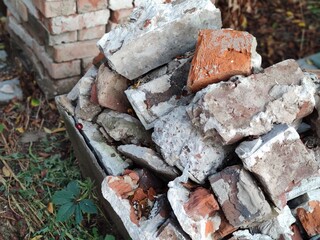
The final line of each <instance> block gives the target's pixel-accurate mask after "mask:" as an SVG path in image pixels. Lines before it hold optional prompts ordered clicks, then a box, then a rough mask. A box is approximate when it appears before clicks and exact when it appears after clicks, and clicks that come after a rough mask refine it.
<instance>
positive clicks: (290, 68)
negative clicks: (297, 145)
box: [188, 60, 315, 144]
mask: <svg viewBox="0 0 320 240" xmlns="http://www.w3.org/2000/svg"><path fill="white" fill-rule="evenodd" d="M288 76H290V77H288ZM248 93H250V94H248ZM314 94H315V84H314V83H313V81H312V80H311V79H310V78H309V77H308V76H305V75H304V74H303V72H302V71H301V69H300V68H299V66H298V65H297V63H296V62H295V61H294V60H286V61H283V62H280V63H278V64H275V65H273V66H271V67H269V68H266V69H265V70H264V71H263V72H261V73H258V74H253V75H250V76H249V77H241V76H238V77H235V78H232V79H230V80H229V81H227V82H220V83H217V84H212V85H209V86H208V87H207V88H205V89H203V90H202V91H200V92H198V93H197V94H196V96H195V98H194V99H193V102H192V104H190V106H189V108H188V113H189V115H190V117H191V119H192V122H193V124H194V125H195V126H198V127H199V128H200V129H201V130H202V131H203V132H204V134H205V136H207V137H209V136H210V135H211V133H213V135H214V134H215V132H216V131H217V132H218V133H219V135H220V136H221V137H222V138H223V140H224V142H225V143H226V144H231V143H234V142H236V141H238V140H240V139H242V138H243V137H246V136H252V135H253V136H256V135H261V134H264V133H266V132H268V131H270V130H271V129H272V127H273V124H275V123H277V124H279V123H284V124H291V123H293V122H294V121H295V120H297V119H301V118H303V117H305V116H306V115H308V114H310V113H311V112H312V111H313V108H314V105H315V98H314Z"/></svg>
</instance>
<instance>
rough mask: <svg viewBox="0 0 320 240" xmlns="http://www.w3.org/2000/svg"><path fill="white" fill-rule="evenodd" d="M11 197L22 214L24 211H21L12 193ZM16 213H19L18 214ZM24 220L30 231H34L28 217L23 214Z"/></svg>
mask: <svg viewBox="0 0 320 240" xmlns="http://www.w3.org/2000/svg"><path fill="white" fill-rule="evenodd" d="M11 197H12V200H13V201H14V203H15V205H16V206H17V208H18V210H19V211H20V212H21V213H22V214H24V211H23V210H22V208H21V207H20V205H19V203H18V202H17V200H16V199H15V197H14V196H13V195H12V196H11ZM18 215H19V214H18ZM24 220H25V221H26V223H27V225H28V227H29V229H30V231H31V232H32V233H34V232H35V231H34V229H33V227H32V225H31V224H30V222H29V219H28V218H27V217H26V216H24Z"/></svg>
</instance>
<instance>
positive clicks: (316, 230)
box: [297, 200, 320, 237]
mask: <svg viewBox="0 0 320 240" xmlns="http://www.w3.org/2000/svg"><path fill="white" fill-rule="evenodd" d="M297 216H298V218H299V220H300V222H301V223H302V226H303V228H304V230H305V231H306V232H307V233H308V235H309V237H312V236H314V235H317V234H320V201H316V200H313V201H309V202H308V203H307V206H306V207H298V209H297Z"/></svg>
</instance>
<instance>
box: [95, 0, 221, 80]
mask: <svg viewBox="0 0 320 240" xmlns="http://www.w3.org/2000/svg"><path fill="white" fill-rule="evenodd" d="M134 14H135V16H136V20H135V21H132V22H130V23H129V24H127V25H125V26H121V27H119V28H115V29H114V31H111V32H109V33H107V34H105V35H104V36H103V37H102V38H101V40H100V41H99V42H98V45H99V47H100V49H101V50H102V51H103V52H104V54H105V56H106V58H107V59H108V61H109V62H110V63H111V64H110V65H112V68H113V69H114V70H115V71H117V72H118V73H119V74H121V75H123V76H124V77H126V78H128V79H130V80H133V79H135V78H138V77H140V76H141V75H143V74H145V73H147V72H149V71H150V70H152V69H154V68H156V67H159V66H161V65H163V64H165V63H168V62H169V61H171V60H172V59H173V58H175V57H176V56H180V55H183V54H185V53H186V52H187V51H191V50H193V49H194V46H195V43H196V39H197V35H198V31H199V30H200V29H203V28H209V29H219V28H221V15H220V11H219V9H217V8H215V6H214V5H213V4H212V3H211V1H210V0H201V1H199V0H188V1H177V2H176V4H174V3H171V4H170V3H168V4H163V5H162V6H161V7H159V6H157V4H156V3H155V2H151V1H150V2H148V3H147V4H146V6H144V7H143V8H142V7H141V8H139V9H136V10H135V13H134ZM162 15H163V16H166V17H162V18H159V16H162ZM150 29H152V31H150ZM173 33H174V34H173ZM155 41H157V44H154V42H155ZM132 49H135V54H131V53H132ZM154 56H157V57H154Z"/></svg>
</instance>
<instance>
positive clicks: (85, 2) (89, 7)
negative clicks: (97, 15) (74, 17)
mask: <svg viewBox="0 0 320 240" xmlns="http://www.w3.org/2000/svg"><path fill="white" fill-rule="evenodd" d="M118 1H119V0H118ZM107 6H108V0H77V10H78V13H85V12H93V11H97V10H101V9H106V8H107Z"/></svg>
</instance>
